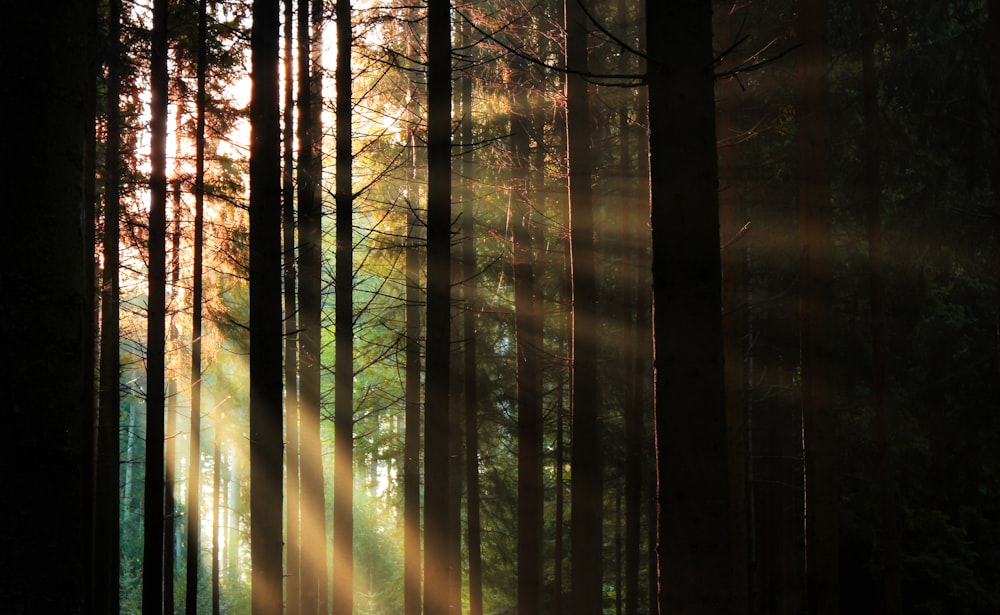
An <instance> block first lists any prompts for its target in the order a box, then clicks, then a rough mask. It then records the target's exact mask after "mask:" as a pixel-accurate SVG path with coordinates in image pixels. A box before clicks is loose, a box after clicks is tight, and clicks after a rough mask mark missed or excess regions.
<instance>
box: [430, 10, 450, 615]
mask: <svg viewBox="0 0 1000 615" xmlns="http://www.w3.org/2000/svg"><path fill="white" fill-rule="evenodd" d="M450 8H451V7H450V4H449V3H448V2H447V1H446V0H428V3H427V97H428V101H427V346H426V347H427V351H426V353H427V354H426V356H427V372H426V377H425V387H426V388H425V395H426V400H425V407H424V417H425V421H426V432H425V448H424V521H425V523H424V613H425V615H443V614H444V613H447V611H448V604H447V603H448V600H447V598H448V592H447V586H448V562H449V555H448V542H449V541H448V501H449V498H448V484H449V482H448V469H449V468H448V465H449V463H448V453H449V451H450V446H449V442H450V434H449V414H450V413H449V405H450V399H449V393H450V384H449V379H450V375H451V373H450V367H449V365H450V359H451V357H450V354H451V349H450V339H449V337H450V335H449V333H450V329H451V324H450V320H451V309H450V301H451V288H450V287H451V11H450Z"/></svg>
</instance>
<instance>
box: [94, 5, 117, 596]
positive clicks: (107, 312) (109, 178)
mask: <svg viewBox="0 0 1000 615" xmlns="http://www.w3.org/2000/svg"><path fill="white" fill-rule="evenodd" d="M107 41H108V42H107V45H108V59H107V137H106V142H105V144H104V156H105V157H104V176H105V178H106V180H105V182H104V238H103V244H104V251H103V254H104V271H103V278H102V284H101V359H100V385H99V390H100V393H99V395H100V403H99V408H100V410H99V418H98V435H97V455H98V462H97V495H96V497H97V509H96V514H95V520H96V523H97V533H96V536H95V540H94V546H95V549H97V558H96V560H95V569H96V570H97V573H96V574H97V585H96V587H95V596H94V608H95V610H96V611H97V612H99V613H117V612H118V611H119V608H120V604H119V601H120V599H119V576H120V568H121V564H120V557H119V549H120V542H121V539H120V528H121V519H120V511H121V507H120V504H119V481H120V463H121V459H120V456H121V455H120V452H119V431H120V429H121V410H120V407H119V406H120V391H119V387H120V384H119V381H120V375H121V366H120V357H119V340H120V325H119V314H118V309H119V305H120V301H121V299H120V295H121V292H120V283H119V256H118V238H119V226H120V219H121V198H120V188H119V185H120V182H121V108H120V106H119V105H120V101H119V99H120V96H121V1H120V0H110V2H109V3H108V34H107Z"/></svg>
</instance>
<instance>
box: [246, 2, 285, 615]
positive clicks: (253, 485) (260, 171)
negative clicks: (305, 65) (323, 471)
mask: <svg viewBox="0 0 1000 615" xmlns="http://www.w3.org/2000/svg"><path fill="white" fill-rule="evenodd" d="M278 14H279V9H278V0H254V4H253V27H252V31H251V39H250V47H251V59H252V63H253V86H252V89H251V94H250V131H251V133H250V559H251V568H252V571H251V584H252V585H251V587H252V594H251V611H252V612H253V614H254V615H272V614H274V613H280V612H281V608H282V583H281V581H282V565H281V559H282V558H281V556H282V518H281V513H282V499H281V496H282V493H281V492H282V489H281V478H282V469H283V468H282V416H281V415H282V409H281V401H282V375H283V373H282V364H281V349H282V342H281V334H282V324H281V234H280V230H281V154H280V146H281V132H280V126H279V122H278V118H279V108H278V107H279V105H278V92H279V91H278V38H279V37H278V32H279V19H278Z"/></svg>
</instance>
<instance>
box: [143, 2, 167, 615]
mask: <svg viewBox="0 0 1000 615" xmlns="http://www.w3.org/2000/svg"><path fill="white" fill-rule="evenodd" d="M167 13H168V8H167V0H154V2H153V29H152V32H151V34H150V42H151V48H150V54H151V55H150V57H151V64H150V99H151V103H150V113H151V118H150V131H151V135H150V154H149V156H150V165H151V172H150V178H149V192H150V206H149V290H148V297H149V303H148V306H149V307H148V310H149V312H148V321H147V328H146V338H147V343H146V374H147V375H146V480H145V484H146V489H145V495H144V509H145V511H146V512H145V520H144V523H143V560H142V608H143V612H144V613H145V614H147V615H155V614H157V613H161V612H162V609H163V597H164V590H163V573H164V563H163V530H164V520H163V510H164V508H163V505H164V460H163V436H164V433H163V429H164V427H163V418H164V408H163V406H164V399H163V392H164V353H165V350H166V348H165V345H166V284H167V267H166V235H167V218H166V209H167V105H168V103H167V90H168V85H169V84H168V78H169V76H168V74H167Z"/></svg>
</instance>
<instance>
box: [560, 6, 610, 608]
mask: <svg viewBox="0 0 1000 615" xmlns="http://www.w3.org/2000/svg"><path fill="white" fill-rule="evenodd" d="M563 10H564V11H565V13H564V15H565V17H564V18H565V28H566V68H567V69H568V70H569V71H571V72H570V73H569V74H568V75H567V76H566V146H567V164H568V167H569V168H568V171H569V203H570V205H569V225H570V263H571V268H572V274H571V283H572V301H571V305H572V308H571V310H572V311H571V316H570V318H571V325H570V328H571V336H572V346H571V351H570V352H571V357H572V359H571V361H572V370H573V390H572V397H573V402H572V403H573V423H572V443H571V448H570V465H571V468H572V469H571V478H570V481H571V483H572V489H571V491H570V511H571V516H570V543H571V545H572V551H571V552H570V566H571V583H572V611H573V613H574V614H576V615H588V614H591V613H595V614H596V613H600V612H601V605H602V591H601V586H602V580H601V576H602V575H601V572H602V569H603V566H602V565H601V563H600V562H601V561H602V558H601V546H602V539H601V509H602V505H603V502H604V497H603V493H602V492H601V483H602V478H601V472H602V460H601V448H600V441H599V437H598V428H597V393H598V391H597V340H596V337H595V336H596V333H597V328H596V325H597V280H596V269H595V265H594V232H595V229H594V224H593V204H592V201H593V197H592V194H591V193H592V189H591V182H592V181H593V178H592V164H593V162H592V159H591V157H592V152H591V148H590V137H589V133H590V129H589V124H590V121H591V118H590V104H589V100H588V95H589V94H588V92H587V82H586V80H585V79H584V78H583V77H582V75H581V74H580V73H581V72H585V71H586V70H587V31H588V21H587V17H586V14H585V12H584V9H583V7H582V6H581V4H580V3H579V2H576V1H575V0H567V1H566V2H565V5H564V9H563Z"/></svg>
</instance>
